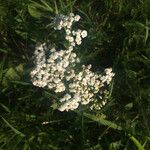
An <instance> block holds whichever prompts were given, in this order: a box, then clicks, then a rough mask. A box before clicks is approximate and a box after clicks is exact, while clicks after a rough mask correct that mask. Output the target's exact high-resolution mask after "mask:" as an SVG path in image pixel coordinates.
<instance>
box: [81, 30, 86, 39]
mask: <svg viewBox="0 0 150 150" xmlns="http://www.w3.org/2000/svg"><path fill="white" fill-rule="evenodd" d="M81 36H82V38H85V37H86V36H87V31H86V30H83V31H82V32H81Z"/></svg>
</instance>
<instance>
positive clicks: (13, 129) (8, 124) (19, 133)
mask: <svg viewBox="0 0 150 150" xmlns="http://www.w3.org/2000/svg"><path fill="white" fill-rule="evenodd" d="M1 118H2V120H3V121H4V122H5V123H6V125H7V126H8V127H10V128H11V129H12V131H14V132H15V133H16V134H18V135H20V136H21V137H24V136H25V135H24V134H23V133H21V132H20V131H18V130H17V129H15V128H14V127H13V126H12V125H11V124H10V123H9V122H8V121H7V120H5V119H4V118H3V117H2V116H1Z"/></svg>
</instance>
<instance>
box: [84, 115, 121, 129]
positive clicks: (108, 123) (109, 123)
mask: <svg viewBox="0 0 150 150" xmlns="http://www.w3.org/2000/svg"><path fill="white" fill-rule="evenodd" d="M83 115H84V116H85V117H87V118H89V119H91V120H93V121H95V122H98V123H100V124H102V125H104V126H109V127H110V128H112V129H117V130H122V128H121V127H120V126H118V125H117V124H115V123H113V122H111V121H108V120H106V119H103V118H101V117H97V116H95V115H91V114H88V113H83Z"/></svg>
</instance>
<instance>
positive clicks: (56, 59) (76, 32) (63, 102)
mask: <svg viewBox="0 0 150 150" xmlns="http://www.w3.org/2000/svg"><path fill="white" fill-rule="evenodd" d="M79 20H80V16H79V15H74V14H73V13H70V14H69V15H62V14H60V15H57V16H56V17H55V18H54V19H53V22H52V24H53V26H54V29H55V30H58V31H60V30H63V31H64V41H63V42H64V43H65V42H67V44H64V47H63V48H62V49H60V48H58V47H57V46H53V45H52V44H50V43H38V44H37V46H36V48H35V52H34V64H35V67H34V68H33V70H32V71H31V73H30V75H31V81H32V83H33V85H34V86H38V87H41V88H48V89H49V90H53V91H54V92H55V93H56V94H57V95H58V97H59V98H58V99H59V100H55V104H57V109H58V110H59V111H69V110H75V109H77V108H79V107H80V106H86V107H87V108H89V109H90V110H93V109H96V110H100V109H101V108H102V107H103V106H104V105H105V104H106V103H107V99H106V95H108V86H109V85H110V83H111V81H112V78H113V76H114V73H113V72H112V69H111V68H106V69H105V70H104V72H102V73H96V72H93V71H91V68H92V65H91V64H89V65H87V66H85V65H84V64H80V58H79V57H78V55H77V53H76V51H75V50H76V49H78V46H79V45H81V44H82V41H84V38H85V37H86V36H87V31H86V30H81V29H74V24H75V23H76V22H78V21H79ZM77 64H78V66H80V67H78V68H77Z"/></svg>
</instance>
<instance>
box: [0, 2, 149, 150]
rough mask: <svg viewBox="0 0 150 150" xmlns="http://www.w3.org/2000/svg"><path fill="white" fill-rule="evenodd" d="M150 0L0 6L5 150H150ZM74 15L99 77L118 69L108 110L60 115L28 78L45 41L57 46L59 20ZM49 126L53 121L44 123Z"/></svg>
mask: <svg viewBox="0 0 150 150" xmlns="http://www.w3.org/2000/svg"><path fill="white" fill-rule="evenodd" d="M149 4H150V1H149V0H135V1H129V0H118V1H116V0H105V1H102V0H92V1H91V0H86V1H84V0H80V1H79V0H56V1H54V0H44V1H42V0H39V1H38V0H36V1H30V0H13V1H10V0H5V1H3V0H0V60H1V61H0V116H1V117H0V120H1V121H0V149H2V150H6V149H7V150H13V149H14V150H16V149H17V150H30V149H31V150H34V149H35V150H38V149H40V150H47V149H48V150H49V149H52V150H57V149H58V150H59V149H64V150H70V149H79V150H82V149H86V150H101V149H106V150H107V149H108V150H120V149H123V150H136V149H138V150H148V149H149V148H150V119H149V117H148V116H150V86H149V85H150V75H149V74H150V36H149V32H150V11H149V7H148V6H149ZM70 12H74V13H76V14H79V15H80V16H81V18H82V19H81V23H80V28H83V29H85V30H87V31H88V37H87V38H86V40H85V41H84V42H83V43H84V44H83V45H82V46H81V48H80V49H79V51H78V54H79V55H80V57H81V58H82V61H81V63H84V64H89V63H91V64H92V65H93V69H94V70H99V69H103V68H105V67H111V66H112V67H113V70H114V72H115V78H114V81H113V85H112V87H110V88H111V89H110V90H111V95H110V96H109V100H110V102H109V103H108V104H107V105H106V107H104V108H103V109H102V110H101V111H95V112H90V111H89V110H77V111H75V112H63V113H61V112H59V111H57V110H53V109H52V108H51V107H50V105H51V101H52V100H53V98H54V97H56V95H54V94H53V93H51V92H50V91H48V90H46V89H41V88H37V87H34V86H33V85H32V83H31V81H30V76H29V72H30V70H31V68H32V65H33V64H32V59H31V57H32V55H33V51H34V46H35V44H36V42H38V41H47V40H50V41H51V42H54V43H58V42H59V39H56V37H55V34H54V31H53V29H52V27H51V21H52V17H53V16H55V14H58V13H63V14H67V13H70ZM42 122H48V123H47V124H42Z"/></svg>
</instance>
